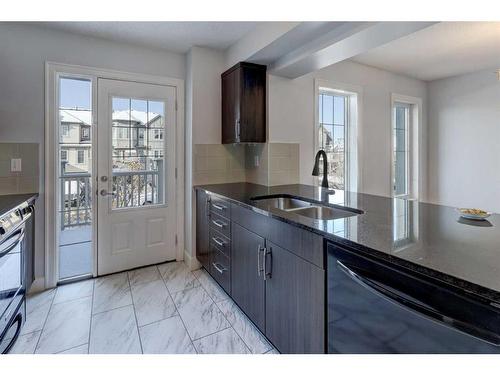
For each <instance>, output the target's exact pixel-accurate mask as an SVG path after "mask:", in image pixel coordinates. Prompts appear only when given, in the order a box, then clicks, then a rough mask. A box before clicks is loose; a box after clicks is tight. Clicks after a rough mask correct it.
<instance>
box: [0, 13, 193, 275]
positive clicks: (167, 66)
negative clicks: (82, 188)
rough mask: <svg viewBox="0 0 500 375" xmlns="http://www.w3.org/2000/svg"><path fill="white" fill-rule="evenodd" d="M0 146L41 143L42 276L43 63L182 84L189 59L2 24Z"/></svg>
mask: <svg viewBox="0 0 500 375" xmlns="http://www.w3.org/2000/svg"><path fill="white" fill-rule="evenodd" d="M0 35H1V37H0V141H1V142H34V143H39V144H40V148H39V150H40V151H39V153H40V158H39V160H40V163H39V168H40V172H41V173H40V194H41V196H40V198H39V199H38V203H37V209H38V211H37V214H36V222H37V224H36V233H35V236H36V245H35V246H36V248H35V252H36V256H35V274H36V276H37V277H39V276H43V274H44V241H45V238H44V211H43V210H44V204H43V201H44V197H43V193H44V184H43V181H44V157H43V156H44V74H45V72H44V69H45V67H44V64H45V61H55V62H59V63H68V64H76V65H86V66H92V67H99V68H108V69H115V70H123V71H129V72H134V73H144V74H154V75H162V76H168V77H173V78H180V79H184V76H185V56H184V55H182V54H176V53H168V52H164V51H157V50H152V49H146V48H142V47H137V46H133V45H128V44H123V43H114V42H110V41H106V40H102V39H96V38H91V37H85V36H78V35H75V34H69V33H64V32H60V31H52V30H46V29H43V28H39V27H35V26H32V25H29V24H17V23H0Z"/></svg>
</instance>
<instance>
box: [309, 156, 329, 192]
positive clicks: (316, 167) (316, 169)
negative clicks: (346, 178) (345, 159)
mask: <svg viewBox="0 0 500 375" xmlns="http://www.w3.org/2000/svg"><path fill="white" fill-rule="evenodd" d="M321 156H323V181H322V182H321V186H322V187H325V188H328V178H327V174H328V160H327V157H326V152H325V151H323V150H319V151H318V152H317V154H316V158H315V160H314V168H313V171H312V175H313V176H319V158H320V157H321Z"/></svg>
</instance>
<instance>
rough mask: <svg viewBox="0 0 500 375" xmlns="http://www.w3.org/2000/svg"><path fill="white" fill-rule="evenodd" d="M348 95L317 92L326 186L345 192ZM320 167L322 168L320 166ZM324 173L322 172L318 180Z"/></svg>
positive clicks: (319, 143) (319, 130)
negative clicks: (325, 156)
mask: <svg viewBox="0 0 500 375" xmlns="http://www.w3.org/2000/svg"><path fill="white" fill-rule="evenodd" d="M349 102H350V100H349V95H345V94H342V93H337V92H332V91H326V90H321V89H320V91H319V97H318V104H319V114H318V115H319V116H318V118H319V127H318V142H317V145H318V150H324V151H325V152H326V154H327V157H328V171H327V173H328V183H329V185H330V187H331V188H333V189H340V190H344V189H345V188H346V181H347V174H348V173H347V172H348V168H347V161H348V158H347V145H348V143H347V139H348V128H349ZM320 165H321V168H322V164H320ZM322 174H323V171H322V170H321V174H320V177H319V179H320V181H321V179H322Z"/></svg>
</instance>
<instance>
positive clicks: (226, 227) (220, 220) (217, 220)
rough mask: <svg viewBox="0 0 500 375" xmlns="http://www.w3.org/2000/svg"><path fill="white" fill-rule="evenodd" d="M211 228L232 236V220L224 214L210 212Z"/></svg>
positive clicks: (229, 236) (228, 236)
mask: <svg viewBox="0 0 500 375" xmlns="http://www.w3.org/2000/svg"><path fill="white" fill-rule="evenodd" d="M210 228H213V229H215V230H216V231H219V232H220V233H222V234H223V235H224V236H226V237H227V238H231V222H230V221H229V220H228V219H227V218H225V217H223V216H220V215H217V214H214V213H213V212H212V213H211V214H210Z"/></svg>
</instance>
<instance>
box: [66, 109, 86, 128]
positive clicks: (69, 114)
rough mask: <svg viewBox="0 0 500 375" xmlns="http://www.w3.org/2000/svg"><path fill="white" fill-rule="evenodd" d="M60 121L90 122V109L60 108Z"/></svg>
mask: <svg viewBox="0 0 500 375" xmlns="http://www.w3.org/2000/svg"><path fill="white" fill-rule="evenodd" d="M59 118H60V119H61V122H67V123H72V124H74V123H76V124H85V125H89V126H90V125H91V124H92V111H90V110H88V109H74V108H61V109H59Z"/></svg>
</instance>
